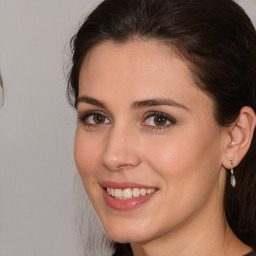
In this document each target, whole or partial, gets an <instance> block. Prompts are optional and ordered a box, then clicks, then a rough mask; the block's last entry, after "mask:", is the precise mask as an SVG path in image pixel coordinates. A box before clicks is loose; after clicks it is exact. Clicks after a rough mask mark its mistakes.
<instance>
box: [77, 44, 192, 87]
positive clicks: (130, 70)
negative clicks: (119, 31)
mask: <svg viewBox="0 0 256 256" xmlns="http://www.w3.org/2000/svg"><path fill="white" fill-rule="evenodd" d="M166 71H167V72H166ZM176 71H179V72H182V73H183V75H186V79H188V80H189V81H190V83H191V84H194V82H193V75H192V73H191V72H190V70H189V68H188V66H187V64H186V63H185V62H184V61H182V60H181V58H179V57H178V55H177V54H175V52H174V51H172V49H171V48H169V47H167V46H165V45H163V44H161V43H159V42H157V41H153V40H151V41H142V40H134V41H129V42H126V43H115V42H113V41H107V42H104V43H101V44H99V45H97V46H95V47H94V48H92V50H91V51H90V52H89V53H88V54H87V56H86V58H85V60H84V62H83V64H82V67H81V71H80V77H79V84H80V85H83V84H84V83H86V84H89V83H90V82H92V80H94V83H96V82H97V81H100V80H102V79H105V82H106V83H107V81H108V80H116V81H117V80H118V78H119V79H120V80H122V81H120V82H121V83H124V82H125V81H126V82H134V81H137V82H139V81H140V82H142V80H144V81H145V82H147V83H148V82H149V81H150V80H151V81H152V82H154V81H155V80H156V79H158V81H159V79H165V78H167V77H168V76H167V74H168V73H169V74H171V73H172V79H177V78H178V74H177V72H176ZM99 74H100V76H99ZM175 74H177V75H176V76H175ZM184 77H185V76H184ZM159 82H161V81H159Z"/></svg>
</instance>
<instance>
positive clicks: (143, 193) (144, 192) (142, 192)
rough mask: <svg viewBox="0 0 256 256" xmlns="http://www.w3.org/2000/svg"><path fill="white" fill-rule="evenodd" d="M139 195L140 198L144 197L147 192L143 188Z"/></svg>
mask: <svg viewBox="0 0 256 256" xmlns="http://www.w3.org/2000/svg"><path fill="white" fill-rule="evenodd" d="M140 194H141V195H142V196H145V195H146V194H147V190H146V189H145V188H142V189H141V190H140Z"/></svg>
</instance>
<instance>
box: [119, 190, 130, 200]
mask: <svg viewBox="0 0 256 256" xmlns="http://www.w3.org/2000/svg"><path fill="white" fill-rule="evenodd" d="M120 190H121V189H120ZM123 198H126V199H129V198H132V190H131V189H130V188H126V189H124V190H123Z"/></svg>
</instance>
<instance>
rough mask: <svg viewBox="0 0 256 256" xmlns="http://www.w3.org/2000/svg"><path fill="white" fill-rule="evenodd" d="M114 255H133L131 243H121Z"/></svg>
mask: <svg viewBox="0 0 256 256" xmlns="http://www.w3.org/2000/svg"><path fill="white" fill-rule="evenodd" d="M120 245H121V246H120ZM113 256H133V253H132V250H131V247H130V245H129V244H119V246H117V249H116V251H115V253H114V254H113ZM242 256H256V253H255V251H252V252H249V253H247V254H245V255H242Z"/></svg>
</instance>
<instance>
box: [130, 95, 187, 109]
mask: <svg viewBox="0 0 256 256" xmlns="http://www.w3.org/2000/svg"><path fill="white" fill-rule="evenodd" d="M152 106H171V107H177V108H183V109H185V110H189V109H188V108H187V107H186V106H185V105H182V104H180V103H178V102H177V101H175V100H172V99H162V98H159V99H158V98H156V99H147V100H142V101H135V102H134V103H133V104H132V106H131V107H132V108H134V109H136V108H142V107H152Z"/></svg>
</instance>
